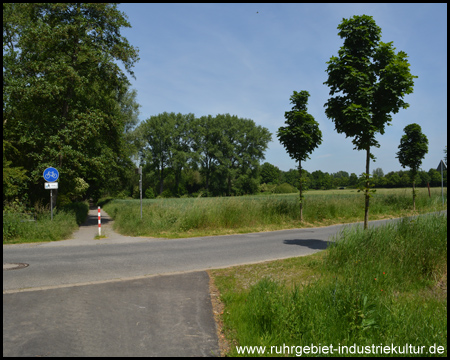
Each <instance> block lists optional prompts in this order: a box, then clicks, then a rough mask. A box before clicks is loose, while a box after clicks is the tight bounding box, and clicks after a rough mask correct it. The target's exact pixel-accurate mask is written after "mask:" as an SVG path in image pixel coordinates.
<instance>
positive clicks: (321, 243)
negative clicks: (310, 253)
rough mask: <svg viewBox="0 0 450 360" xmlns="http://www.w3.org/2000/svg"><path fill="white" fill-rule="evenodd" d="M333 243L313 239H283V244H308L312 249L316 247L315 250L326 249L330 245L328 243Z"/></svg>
mask: <svg viewBox="0 0 450 360" xmlns="http://www.w3.org/2000/svg"><path fill="white" fill-rule="evenodd" d="M331 243H332V242H331V241H323V240H312V239H306V240H300V239H293V240H283V244H286V245H299V246H306V247H308V248H310V249H314V250H325V249H326V248H327V247H328V245H329V244H331Z"/></svg>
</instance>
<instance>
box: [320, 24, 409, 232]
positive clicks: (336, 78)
mask: <svg viewBox="0 0 450 360" xmlns="http://www.w3.org/2000/svg"><path fill="white" fill-rule="evenodd" d="M338 29H339V33H338V35H339V36H340V37H341V38H342V39H344V45H343V46H342V47H341V48H340V50H339V53H338V55H339V56H337V57H336V56H332V57H331V59H330V61H328V62H327V64H328V68H327V70H326V71H327V73H328V79H327V81H325V82H324V84H326V85H328V86H329V87H330V95H335V96H333V97H331V98H330V99H329V100H328V101H327V102H326V103H325V114H326V115H327V117H328V118H329V119H331V120H332V121H333V122H334V124H335V128H336V131H337V132H338V133H344V134H345V135H346V137H352V138H353V140H352V142H353V144H354V145H355V149H357V150H365V151H366V153H367V156H366V174H369V173H370V170H369V162H370V158H372V159H374V156H373V154H371V153H370V148H371V147H372V146H375V147H379V146H380V145H379V143H378V141H377V140H376V135H377V133H380V134H384V131H385V126H386V124H388V125H389V123H390V122H391V121H392V115H391V113H394V114H396V113H397V112H398V111H399V109H400V108H404V109H406V108H407V107H408V106H409V105H408V104H407V103H406V102H404V101H403V98H404V96H405V95H406V94H410V93H412V92H413V86H414V81H413V80H414V78H416V77H417V76H414V75H411V73H410V71H409V63H408V60H407V55H406V53H405V52H403V51H399V52H398V53H395V51H394V50H395V48H394V47H393V43H392V42H389V43H383V42H381V41H380V39H381V28H380V27H379V26H377V25H376V23H375V21H374V20H373V18H372V16H368V15H361V16H357V15H355V16H353V17H352V18H351V19H343V20H342V22H341V24H339V26H338ZM365 187H366V188H368V187H369V178H368V175H367V178H366V186H365ZM368 212H369V193H368V190H367V191H366V197H365V216H364V226H365V227H366V228H367V221H368Z"/></svg>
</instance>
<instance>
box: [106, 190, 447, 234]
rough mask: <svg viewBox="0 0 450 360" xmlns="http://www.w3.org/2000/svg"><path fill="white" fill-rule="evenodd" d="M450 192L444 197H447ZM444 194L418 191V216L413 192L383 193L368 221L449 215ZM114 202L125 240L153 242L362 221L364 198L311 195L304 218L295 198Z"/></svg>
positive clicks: (109, 208)
mask: <svg viewBox="0 0 450 360" xmlns="http://www.w3.org/2000/svg"><path fill="white" fill-rule="evenodd" d="M446 193H447V191H446V189H445V194H444V195H445V197H446ZM440 195H441V191H440V189H438V188H434V189H432V192H431V197H429V196H428V189H418V195H417V198H416V212H415V213H414V212H413V211H412V192H411V189H381V190H377V192H376V193H375V194H374V195H373V197H372V198H371V200H370V211H369V220H378V219H385V218H394V217H403V216H408V215H413V214H421V213H427V212H433V211H439V210H443V209H444V208H445V209H446V203H445V206H443V205H442V198H441V196H440ZM142 206H143V217H142V220H141V216H140V201H139V200H113V201H110V202H108V203H107V204H106V205H105V206H104V207H103V209H104V210H105V211H106V212H107V213H108V214H109V215H110V216H112V218H113V219H114V220H115V230H116V231H117V232H119V233H121V234H123V235H129V236H150V237H166V238H177V237H194V236H208V235H219V234H236V233H246V232H261V231H273V230H280V229H290V228H299V227H318V226H327V225H332V224H338V223H350V222H357V221H363V218H364V196H363V195H362V193H358V192H357V190H354V189H346V190H317V191H308V192H307V193H306V195H305V199H304V206H303V217H304V220H303V222H300V218H299V197H298V195H296V194H287V195H265V196H264V195H263V196H261V195H260V196H243V197H228V198H181V199H155V200H148V199H144V200H143V205H142Z"/></svg>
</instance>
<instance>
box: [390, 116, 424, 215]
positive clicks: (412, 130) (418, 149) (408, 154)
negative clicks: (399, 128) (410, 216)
mask: <svg viewBox="0 0 450 360" xmlns="http://www.w3.org/2000/svg"><path fill="white" fill-rule="evenodd" d="M403 131H404V132H405V135H403V136H402V138H401V139H400V145H399V146H398V149H399V151H398V152H397V156H396V157H397V158H398V161H399V162H400V164H401V165H402V167H403V168H405V167H409V168H410V169H411V178H412V187H413V209H414V210H416V191H415V183H416V175H417V172H418V170H419V167H420V165H421V164H422V160H423V158H424V157H425V154H427V153H428V139H427V137H426V136H425V134H423V133H422V128H421V127H420V125H418V124H409V125H408V126H406V127H405V128H404V129H403Z"/></svg>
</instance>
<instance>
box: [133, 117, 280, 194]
mask: <svg viewBox="0 0 450 360" xmlns="http://www.w3.org/2000/svg"><path fill="white" fill-rule="evenodd" d="M136 133H137V134H138V135H137V136H138V137H139V138H140V139H141V144H142V145H141V151H140V156H141V161H142V162H144V163H145V164H146V167H144V169H145V170H146V172H151V171H153V170H155V171H156V172H157V174H158V184H157V186H158V188H159V194H161V193H162V192H163V191H165V190H164V189H165V187H168V188H169V189H170V191H171V192H172V193H173V194H174V195H176V196H182V195H185V194H186V193H187V192H198V191H199V190H200V188H201V187H203V188H204V190H205V192H206V193H212V194H214V195H222V194H226V195H228V196H230V195H240V194H249V193H256V192H257V190H258V185H259V184H258V182H257V180H256V179H257V176H258V170H259V161H260V160H261V159H263V158H264V151H265V150H266V149H267V145H268V143H269V141H270V140H271V134H270V132H269V131H268V130H267V129H266V128H263V127H261V126H257V125H256V124H255V122H254V121H253V120H250V119H241V118H238V117H237V116H231V115H229V114H224V115H221V114H219V115H217V116H216V117H212V116H207V117H206V116H204V117H201V118H199V119H196V118H194V115H193V114H188V115H182V114H175V113H162V114H159V115H156V116H152V117H150V118H149V119H147V120H146V121H145V122H144V123H142V124H141V125H139V127H138V128H137V129H136ZM151 185H152V186H153V185H154V184H151Z"/></svg>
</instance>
